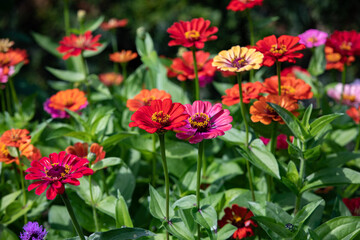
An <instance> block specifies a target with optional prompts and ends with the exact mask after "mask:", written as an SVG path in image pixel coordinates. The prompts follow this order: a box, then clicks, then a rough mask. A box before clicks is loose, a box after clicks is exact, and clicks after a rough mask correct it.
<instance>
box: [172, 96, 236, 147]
mask: <svg viewBox="0 0 360 240" xmlns="http://www.w3.org/2000/svg"><path fill="white" fill-rule="evenodd" d="M185 111H186V114H187V115H189V118H188V119H187V120H186V125H185V126H183V127H180V128H177V129H176V131H177V132H178V133H177V134H176V137H177V138H179V139H186V140H188V141H189V143H193V144H194V143H198V142H201V141H202V140H203V139H211V138H216V137H217V136H222V135H224V134H225V131H228V130H230V129H231V127H232V125H231V124H230V123H231V122H232V120H233V118H232V117H231V116H230V111H229V110H227V109H222V105H221V103H217V104H215V105H214V106H212V105H211V103H210V102H206V101H205V102H203V101H195V102H194V103H193V104H192V105H191V104H185Z"/></svg>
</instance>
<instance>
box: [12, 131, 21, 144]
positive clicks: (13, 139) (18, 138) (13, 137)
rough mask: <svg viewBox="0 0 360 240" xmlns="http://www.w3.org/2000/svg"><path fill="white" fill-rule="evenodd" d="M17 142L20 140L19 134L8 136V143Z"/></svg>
mask: <svg viewBox="0 0 360 240" xmlns="http://www.w3.org/2000/svg"><path fill="white" fill-rule="evenodd" d="M19 140H21V137H20V134H19V133H12V134H11V136H10V141H11V142H18V141H19Z"/></svg>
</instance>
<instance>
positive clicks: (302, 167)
mask: <svg viewBox="0 0 360 240" xmlns="http://www.w3.org/2000/svg"><path fill="white" fill-rule="evenodd" d="M304 174H305V159H303V158H300V173H299V175H300V180H299V181H300V188H302V185H303V183H304ZM301 196H302V193H299V194H298V195H297V196H296V200H295V209H294V214H296V213H297V212H298V211H299V209H300V203H301Z"/></svg>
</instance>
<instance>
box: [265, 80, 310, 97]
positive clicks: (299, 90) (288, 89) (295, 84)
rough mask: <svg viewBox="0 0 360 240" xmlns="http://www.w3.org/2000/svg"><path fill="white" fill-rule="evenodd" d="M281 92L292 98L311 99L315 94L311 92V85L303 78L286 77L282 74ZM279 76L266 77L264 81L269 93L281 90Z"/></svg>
mask: <svg viewBox="0 0 360 240" xmlns="http://www.w3.org/2000/svg"><path fill="white" fill-rule="evenodd" d="M280 79H281V94H282V95H287V96H289V97H290V98H293V99H296V100H303V99H310V98H312V96H313V93H312V92H311V86H310V85H309V84H307V83H306V82H305V81H304V80H302V79H297V78H295V77H284V76H281V77H280ZM278 86H279V83H278V77H277V76H272V77H270V78H266V79H265V82H264V88H265V91H266V92H267V93H270V94H274V95H276V94H278V91H279V88H278Z"/></svg>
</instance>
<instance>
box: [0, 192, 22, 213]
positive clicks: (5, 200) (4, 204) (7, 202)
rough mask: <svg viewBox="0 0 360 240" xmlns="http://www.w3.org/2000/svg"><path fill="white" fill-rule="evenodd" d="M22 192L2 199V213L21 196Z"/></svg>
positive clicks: (0, 209)
mask: <svg viewBox="0 0 360 240" xmlns="http://www.w3.org/2000/svg"><path fill="white" fill-rule="evenodd" d="M20 194H21V190H19V191H16V192H13V193H10V194H8V195H5V196H4V197H2V198H1V205H0V212H2V211H4V210H5V209H6V208H7V206H9V205H10V204H11V203H12V202H13V201H15V199H16V198H17V197H18V196H20Z"/></svg>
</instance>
